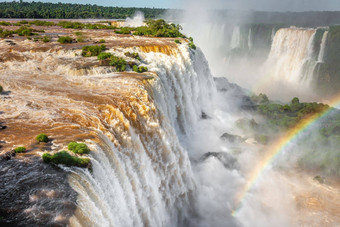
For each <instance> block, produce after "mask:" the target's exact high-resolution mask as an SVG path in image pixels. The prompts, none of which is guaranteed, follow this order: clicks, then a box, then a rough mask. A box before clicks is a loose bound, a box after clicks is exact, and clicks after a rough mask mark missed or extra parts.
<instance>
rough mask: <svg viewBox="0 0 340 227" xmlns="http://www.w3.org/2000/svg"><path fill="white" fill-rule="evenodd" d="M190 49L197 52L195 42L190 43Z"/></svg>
mask: <svg viewBox="0 0 340 227" xmlns="http://www.w3.org/2000/svg"><path fill="white" fill-rule="evenodd" d="M189 47H190V48H191V49H194V50H196V45H195V44H194V43H193V42H190V43H189Z"/></svg>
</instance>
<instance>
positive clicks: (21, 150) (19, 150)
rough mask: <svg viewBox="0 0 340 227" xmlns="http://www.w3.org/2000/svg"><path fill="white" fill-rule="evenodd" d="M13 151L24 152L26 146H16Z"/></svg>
mask: <svg viewBox="0 0 340 227" xmlns="http://www.w3.org/2000/svg"><path fill="white" fill-rule="evenodd" d="M14 151H15V153H24V152H26V147H16V148H15V149H14Z"/></svg>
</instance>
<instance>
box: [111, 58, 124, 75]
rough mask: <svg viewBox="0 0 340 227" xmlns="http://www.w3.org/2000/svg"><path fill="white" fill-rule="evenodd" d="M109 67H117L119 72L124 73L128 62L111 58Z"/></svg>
mask: <svg viewBox="0 0 340 227" xmlns="http://www.w3.org/2000/svg"><path fill="white" fill-rule="evenodd" d="M110 60H111V61H110V62H109V65H111V66H114V67H116V71H117V72H123V71H125V70H126V61H125V59H124V58H121V57H117V56H114V55H113V56H111V57H110Z"/></svg>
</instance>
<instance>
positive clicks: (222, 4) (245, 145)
mask: <svg viewBox="0 0 340 227" xmlns="http://www.w3.org/2000/svg"><path fill="white" fill-rule="evenodd" d="M181 8H184V9H185V12H184V13H183V15H182V17H181V18H178V15H171V12H168V13H167V15H166V16H167V17H168V18H172V20H174V18H175V20H176V21H179V22H180V24H181V25H182V26H183V30H184V33H185V34H186V35H187V36H188V37H190V36H191V37H193V40H194V43H195V44H197V46H198V47H199V48H200V49H201V50H202V51H203V53H204V55H205V56H206V58H207V61H208V63H209V66H210V70H211V73H212V75H213V76H215V77H219V78H224V79H225V81H229V82H225V84H224V85H223V83H222V80H223V79H221V80H218V81H216V85H217V88H218V93H217V95H216V96H215V98H214V99H213V100H212V103H213V104H214V106H215V109H214V111H212V112H211V113H210V115H209V118H208V119H206V120H204V121H200V122H199V123H198V124H197V125H196V127H195V130H194V132H195V133H194V136H193V138H192V139H191V141H190V142H189V144H188V151H189V156H190V158H191V159H192V160H194V162H193V167H192V168H193V170H194V174H195V178H196V181H197V187H198V198H197V200H196V203H195V209H196V212H197V215H198V217H197V218H193V219H192V220H191V223H192V226H300V225H302V224H306V225H312V224H313V223H318V224H320V225H322V223H324V222H323V218H322V215H325V213H327V212H329V213H328V218H329V220H330V223H337V221H338V219H337V217H334V215H335V213H334V212H331V211H329V210H328V211H326V210H327V209H328V208H325V211H324V210H322V209H321V208H320V209H319V208H318V209H316V208H315V210H314V213H313V214H314V215H312V212H311V211H312V209H313V208H312V207H311V206H310V205H308V202H307V201H309V200H314V199H315V197H317V196H325V195H326V194H327V193H328V192H327V189H326V187H324V186H320V185H319V183H318V182H317V181H315V179H313V177H314V176H318V175H322V176H325V177H326V178H327V179H328V178H329V177H330V176H334V175H336V174H337V171H338V170H337V167H336V163H337V162H334V163H333V164H331V165H330V166H327V167H325V166H322V164H320V163H325V162H326V161H329V160H330V159H332V158H335V157H336V156H337V154H338V153H339V152H338V149H337V148H336V144H337V143H335V142H334V141H328V142H324V143H318V142H319V141H320V136H319V134H318V130H316V129H315V127H312V128H309V129H308V130H307V131H306V132H305V133H303V134H301V135H300V136H299V137H297V138H296V139H295V140H293V141H291V142H289V144H288V145H287V146H286V147H285V148H284V150H283V151H281V152H280V154H279V155H278V156H277V157H276V158H275V159H273V160H272V161H271V162H270V163H269V164H268V165H267V166H266V168H264V169H263V171H262V172H261V176H257V179H256V181H255V182H254V183H253V184H252V186H251V187H250V189H249V190H247V191H246V192H245V195H244V197H243V198H242V201H239V198H238V196H239V193H240V191H241V192H242V191H243V190H244V187H245V185H247V183H248V182H249V181H251V180H252V179H251V177H250V176H251V175H252V174H253V172H254V171H255V169H256V167H257V165H258V163H261V162H262V161H263V159H265V158H266V156H268V154H269V153H270V152H272V151H271V149H272V146H273V145H275V143H276V142H277V141H278V140H280V138H281V137H282V136H284V135H283V134H281V133H279V132H275V131H271V132H270V133H268V131H266V130H265V129H260V130H258V131H256V132H253V131H252V130H251V129H249V128H248V129H243V130H240V128H239V127H238V126H237V122H238V121H239V120H240V119H248V120H249V121H250V120H251V119H256V122H261V121H262V120H263V119H261V116H258V115H257V114H256V113H254V112H251V111H250V112H248V111H245V109H243V108H242V106H244V105H245V103H244V101H245V97H247V96H250V95H251V94H253V93H255V94H259V93H265V94H267V95H268V96H269V97H270V98H271V99H272V100H277V101H278V102H280V103H288V102H289V101H290V100H291V99H292V98H293V97H294V96H297V97H299V98H300V100H301V101H309V102H313V101H320V100H322V101H324V100H327V98H326V99H325V98H324V97H323V96H321V95H320V94H319V93H317V92H315V88H314V87H313V85H312V84H313V80H312V79H311V78H310V77H308V76H309V75H312V74H313V73H315V67H316V66H317V65H318V64H320V63H322V62H323V56H322V55H323V53H322V52H323V50H321V49H322V45H321V43H322V42H323V41H322V40H321V38H322V34H324V35H323V36H324V37H326V34H327V33H326V31H327V29H324V27H323V29H324V30H320V29H319V30H318V29H314V30H313V29H312V28H311V27H314V28H315V26H324V25H325V24H327V23H330V22H329V20H328V19H327V20H325V21H324V22H323V21H320V20H318V17H315V16H313V15H315V14H314V13H306V14H303V15H300V14H291V13H287V14H286V13H284V12H286V11H293V12H302V11H313V10H317V11H322V10H330V11H335V10H340V4H339V3H338V2H337V1H324V2H322V3H321V2H320V1H269V0H260V1H218V0H217V1H202V0H201V1H191V0H190V1H184V2H183V3H182V5H181ZM216 9H218V10H217V11H214V10H216ZM223 9H228V11H223ZM254 10H256V11H277V12H280V13H278V14H275V13H268V14H266V16H263V15H261V13H259V12H255V11H254ZM324 15H326V14H324ZM176 17H177V18H176ZM301 18H304V19H301ZM296 19H297V20H298V22H297V24H296V26H298V27H299V26H301V27H305V28H300V27H299V28H291V26H292V25H294V24H291V23H292V21H294V20H296ZM280 22H282V23H283V24H284V26H281V27H280V26H276V25H275V23H280ZM254 23H258V24H261V23H264V24H268V26H267V25H266V26H262V27H261V26H257V27H256V26H254V27H250V26H249V25H251V24H254ZM323 23H324V24H323ZM273 24H274V25H273ZM269 25H270V26H269ZM306 26H307V28H306ZM308 26H310V27H308ZM255 29H258V30H257V31H260V32H259V33H261V34H266V36H263V37H261V36H259V37H255V35H256V34H255V33H254V31H256V30H255ZM261 29H262V30H261ZM278 31H280V32H278ZM317 32H322V33H321V35H320V37H319V38H318V40H317V41H315V40H314V38H315V37H316V36H317V35H316V33H317ZM318 34H319V33H318ZM318 36H319V35H318ZM290 38H291V43H289V41H287V40H289V39H290ZM282 40H286V42H283V41H282ZM316 42H318V43H319V45H320V46H319V47H318V48H319V49H317V50H316V49H315V45H314V43H316ZM284 45H286V46H284ZM302 47H303V48H304V49H299V48H302ZM244 50H246V51H244ZM286 50H289V51H286ZM308 67H309V68H308ZM230 83H235V85H232V84H230ZM320 127H321V126H320ZM224 133H227V135H231V137H232V138H234V137H233V136H236V137H237V136H238V137H237V138H242V139H243V142H240V143H237V142H230V141H226V140H225V139H223V135H224ZM266 133H267V134H269V135H270V138H269V142H268V143H267V144H265V145H264V144H260V143H259V142H258V141H256V136H257V135H261V134H266ZM301 141H303V143H301ZM313 141H314V142H313ZM315 141H318V142H315ZM311 149H313V150H314V153H313V154H312V157H310V156H311V153H310V150H311ZM325 149H329V150H328V152H324V150H325ZM332 151H336V152H333V153H332ZM202 157H203V158H202ZM231 163H232V164H231ZM235 163H236V164H235ZM302 169H303V171H301V172H300V170H302ZM317 179H319V178H317ZM321 179H324V178H323V177H321ZM332 195H334V194H333V193H332ZM328 202H329V201H328ZM319 203H322V202H321V201H318V204H319ZM238 206H239V208H238V209H237V207H238ZM332 206H333V205H332V202H329V203H328V204H327V206H326V207H332ZM235 209H237V212H236V214H235V215H231V213H232V212H233V211H235ZM332 215H333V216H332Z"/></svg>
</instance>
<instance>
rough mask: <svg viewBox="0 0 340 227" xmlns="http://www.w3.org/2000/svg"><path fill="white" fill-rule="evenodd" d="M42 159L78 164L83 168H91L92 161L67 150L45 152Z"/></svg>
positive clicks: (72, 164)
mask: <svg viewBox="0 0 340 227" xmlns="http://www.w3.org/2000/svg"><path fill="white" fill-rule="evenodd" d="M42 159H43V161H44V162H46V163H52V164H56V165H58V164H63V165H66V166H76V167H81V168H91V161H90V159H89V158H78V157H76V156H73V155H70V154H69V153H68V152H67V151H59V152H57V153H55V154H53V155H51V154H50V153H48V152H45V153H44V154H43V155H42Z"/></svg>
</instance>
